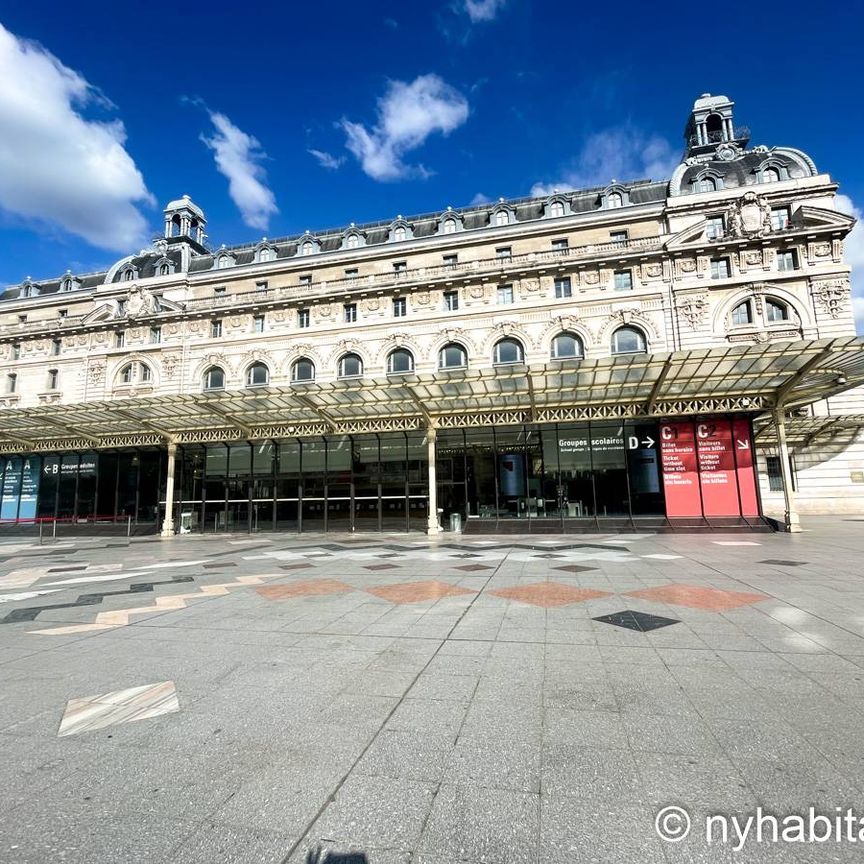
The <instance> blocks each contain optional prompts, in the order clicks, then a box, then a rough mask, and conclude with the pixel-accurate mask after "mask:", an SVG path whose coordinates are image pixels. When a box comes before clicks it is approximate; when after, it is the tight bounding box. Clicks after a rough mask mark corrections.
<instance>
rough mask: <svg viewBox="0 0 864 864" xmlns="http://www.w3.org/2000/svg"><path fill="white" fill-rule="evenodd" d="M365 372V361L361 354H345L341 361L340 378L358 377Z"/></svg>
mask: <svg viewBox="0 0 864 864" xmlns="http://www.w3.org/2000/svg"><path fill="white" fill-rule="evenodd" d="M362 374H363V361H362V360H361V359H360V355H359V354H345V355H344V356H343V357H342V359H341V360H340V361H339V377H340V378H357V377H359V376H360V375H362Z"/></svg>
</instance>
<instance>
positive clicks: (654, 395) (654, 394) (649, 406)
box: [645, 357, 672, 415]
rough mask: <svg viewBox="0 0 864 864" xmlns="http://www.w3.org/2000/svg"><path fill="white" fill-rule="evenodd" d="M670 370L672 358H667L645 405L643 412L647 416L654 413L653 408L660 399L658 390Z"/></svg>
mask: <svg viewBox="0 0 864 864" xmlns="http://www.w3.org/2000/svg"><path fill="white" fill-rule="evenodd" d="M671 368H672V358H671V357H667V358H666V361H665V362H664V363H663V368H662V369H661V370H660V374H659V375H658V376H657V380H656V381H655V382H654V386H653V387H652V388H651V395H650V396H649V397H648V401H647V402H646V403H645V411H646V413H647V414H648V415H650V414H652V413H653V411H654V406H655V405H656V404H657V400H658V399H659V398H660V390H661V389H662V388H663V383H664V382H665V381H666V376H667V375H668V374H669V370H670V369H671Z"/></svg>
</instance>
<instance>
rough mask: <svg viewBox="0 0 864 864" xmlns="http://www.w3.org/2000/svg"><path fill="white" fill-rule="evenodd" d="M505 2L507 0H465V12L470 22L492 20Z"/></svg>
mask: <svg viewBox="0 0 864 864" xmlns="http://www.w3.org/2000/svg"><path fill="white" fill-rule="evenodd" d="M506 4H507V0H465V12H466V13H467V14H468V17H469V18H470V19H471V23H472V24H477V23H479V22H481V21H493V20H494V19H495V16H496V15H497V14H498V12H499V11H500V10H501V9H503V8H504V6H505V5H506Z"/></svg>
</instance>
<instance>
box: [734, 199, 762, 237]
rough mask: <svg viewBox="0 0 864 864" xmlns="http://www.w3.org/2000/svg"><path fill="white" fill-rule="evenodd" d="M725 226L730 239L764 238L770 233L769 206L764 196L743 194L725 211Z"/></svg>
mask: <svg viewBox="0 0 864 864" xmlns="http://www.w3.org/2000/svg"><path fill="white" fill-rule="evenodd" d="M726 224H727V225H728V226H729V234H730V235H731V236H732V237H745V238H746V237H764V236H765V235H767V234H770V233H771V231H772V225H771V204H770V203H769V202H768V199H767V198H766V197H765V196H764V195H757V194H756V193H755V192H745V193H744V195H743V196H742V197H741V198H740V199H739V200H738V201H736V202H735V203H733V204H732V206H731V207H730V208H729V209H728V210H727V211H726Z"/></svg>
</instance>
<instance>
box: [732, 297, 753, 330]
mask: <svg viewBox="0 0 864 864" xmlns="http://www.w3.org/2000/svg"><path fill="white" fill-rule="evenodd" d="M752 323H753V307H752V306H751V305H750V301H749V300H745V301H744V302H743V303H739V304H738V305H737V306H736V307H735V308H734V309H733V310H732V324H733V325H734V326H735V327H740V326H742V325H744V324H752Z"/></svg>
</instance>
